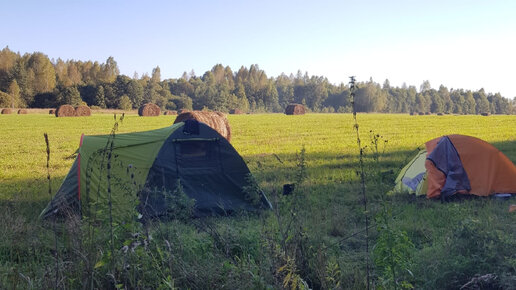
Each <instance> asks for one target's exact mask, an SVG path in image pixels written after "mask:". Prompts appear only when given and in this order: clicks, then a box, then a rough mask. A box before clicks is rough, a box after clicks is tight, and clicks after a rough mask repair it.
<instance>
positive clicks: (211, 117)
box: [174, 111, 231, 141]
mask: <svg viewBox="0 0 516 290" xmlns="http://www.w3.org/2000/svg"><path fill="white" fill-rule="evenodd" d="M185 120H197V121H199V122H202V123H204V124H206V125H208V126H210V127H211V128H213V129H214V130H215V131H217V132H218V133H219V134H220V135H222V136H223V137H224V138H226V140H228V141H231V128H230V126H229V122H228V119H227V118H226V115H224V114H223V113H221V112H207V111H189V112H185V113H181V114H179V115H178V116H177V118H176V120H175V121H174V124H176V123H179V122H183V121H185Z"/></svg>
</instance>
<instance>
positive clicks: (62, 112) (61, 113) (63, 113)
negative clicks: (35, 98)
mask: <svg viewBox="0 0 516 290" xmlns="http://www.w3.org/2000/svg"><path fill="white" fill-rule="evenodd" d="M73 116H75V109H74V107H73V106H71V105H61V106H59V108H57V110H56V117H73Z"/></svg>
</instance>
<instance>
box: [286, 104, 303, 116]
mask: <svg viewBox="0 0 516 290" xmlns="http://www.w3.org/2000/svg"><path fill="white" fill-rule="evenodd" d="M305 113H306V109H305V106H303V105H301V104H290V105H288V106H287V108H286V109H285V114H286V115H304V114H305Z"/></svg>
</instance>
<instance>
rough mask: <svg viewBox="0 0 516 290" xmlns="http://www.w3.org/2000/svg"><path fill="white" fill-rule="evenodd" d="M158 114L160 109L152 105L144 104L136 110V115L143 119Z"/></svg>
mask: <svg viewBox="0 0 516 290" xmlns="http://www.w3.org/2000/svg"><path fill="white" fill-rule="evenodd" d="M160 114H161V109H160V108H159V107H158V106H157V105H155V104H152V103H147V104H144V105H142V106H141V107H140V108H139V109H138V115H139V116H143V117H151V116H159V115H160Z"/></svg>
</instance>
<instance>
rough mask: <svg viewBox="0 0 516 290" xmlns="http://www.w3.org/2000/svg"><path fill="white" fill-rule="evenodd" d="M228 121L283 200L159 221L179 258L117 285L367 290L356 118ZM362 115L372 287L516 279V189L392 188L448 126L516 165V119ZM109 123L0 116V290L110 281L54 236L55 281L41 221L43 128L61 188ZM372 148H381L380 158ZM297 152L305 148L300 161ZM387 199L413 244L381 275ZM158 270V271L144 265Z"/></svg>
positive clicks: (147, 123) (143, 126)
mask: <svg viewBox="0 0 516 290" xmlns="http://www.w3.org/2000/svg"><path fill="white" fill-rule="evenodd" d="M174 119H175V116H167V115H162V116H158V117H154V118H142V117H139V116H137V115H135V114H134V113H133V114H130V115H126V116H125V119H124V120H123V122H122V123H121V124H120V126H119V131H118V132H119V133H123V132H134V131H145V130H151V129H156V128H161V127H164V126H168V125H171V124H172V123H173V122H174ZM228 119H229V123H230V125H231V129H232V142H231V143H232V144H233V146H234V147H235V148H236V150H237V151H238V152H239V153H240V154H241V155H242V157H243V158H244V160H245V161H246V162H247V163H248V166H249V168H250V170H251V172H252V173H253V174H254V175H255V177H256V179H257V181H258V183H259V184H260V185H261V187H262V188H263V190H264V191H265V193H266V195H268V196H269V198H270V199H271V201H272V203H273V204H274V205H276V208H279V209H278V210H276V211H269V212H266V213H264V214H262V215H259V216H253V215H249V216H248V215H242V216H234V217H220V218H212V219H208V220H209V226H206V224H204V226H199V224H202V223H204V221H195V222H194V224H196V225H193V224H189V223H188V222H185V223H181V222H177V221H172V222H168V223H165V224H164V225H162V226H161V227H165V228H166V230H164V231H165V232H166V233H167V234H169V235H168V236H167V235H165V234H163V235H165V236H167V237H168V238H167V239H168V240H167V242H168V241H170V242H171V243H172V240H173V241H175V244H174V243H172V244H173V245H172V247H170V245H169V246H167V248H166V249H168V251H169V252H170V253H169V254H170V256H166V255H165V257H163V255H164V254H162V253H161V252H160V255H161V257H162V258H161V260H163V259H166V258H167V257H169V258H170V257H173V259H172V258H170V261H169V263H168V264H167V263H163V264H164V265H161V264H160V265H161V266H157V265H156V264H155V263H153V261H154V260H152V259H151V260H150V261H148V263H147V264H145V263H146V262H145V261H146V260H145V259H140V261H142V262H140V263H142V264H141V265H140V266H139V267H140V270H141V271H142V274H138V275H140V276H138V280H139V281H142V282H139V283H148V284H130V282H131V281H132V280H131V279H130V278H131V277H132V278H134V277H133V276H130V275H129V276H130V277H129V278H127V277H128V275H126V276H124V275H121V274H120V275H118V276H117V275H115V276H116V277H118V278H119V280H118V281H125V282H123V283H122V284H124V283H126V284H124V285H129V286H130V287H129V288H131V287H135V288H138V287H141V288H146V287H147V288H157V287H159V286H160V285H162V284H160V283H162V282H163V283H164V284H167V283H168V284H167V285H169V284H170V283H172V282H173V283H172V285H175V286H176V287H179V288H194V289H195V288H197V289H207V288H227V289H235V288H245V287H253V288H279V287H290V286H292V285H294V284H295V283H306V285H309V286H310V287H312V288H316V289H317V288H332V287H337V288H339V287H340V288H350V289H351V288H354V289H356V288H365V285H366V281H367V279H366V276H367V275H366V260H365V256H366V253H365V242H364V241H365V235H364V211H363V206H362V199H361V197H360V195H359V192H360V183H359V175H358V174H357V171H358V169H359V166H358V148H357V138H356V133H355V131H354V130H353V118H352V115H351V114H307V115H300V116H286V115H283V114H251V115H228ZM358 122H359V129H360V136H361V142H362V145H363V146H367V148H365V149H364V152H365V153H366V167H365V170H366V189H367V194H368V200H369V208H368V212H367V214H368V216H369V217H370V220H371V224H372V226H371V229H370V237H369V238H370V243H369V248H370V249H369V250H370V257H371V259H370V261H369V263H370V264H371V270H370V273H371V275H370V276H371V281H372V283H374V285H377V286H378V285H381V284H382V283H383V284H385V285H387V286H386V287H387V288H389V287H390V286H392V285H394V284H393V283H397V282H399V283H401V282H407V283H411V284H412V285H414V287H415V288H423V289H424V288H426V289H437V288H440V289H444V288H450V289H457V288H460V286H462V285H464V284H465V283H467V282H468V281H471V279H473V278H474V277H475V275H485V274H491V273H492V274H495V275H496V276H497V277H498V278H497V280H496V283H498V284H496V286H497V287H502V288H505V289H511V287H513V286H511V285H516V251H514V249H515V248H516V214H515V213H509V212H508V207H509V205H510V204H511V203H516V201H515V199H514V198H513V199H512V201H511V200H510V201H499V200H494V199H474V200H462V201H457V202H450V203H445V204H442V203H440V202H439V201H430V200H425V199H414V198H411V197H387V196H386V192H387V191H389V190H390V188H391V187H392V182H393V180H394V178H395V176H396V174H397V171H398V170H399V169H401V167H402V166H403V165H404V164H405V162H407V161H408V160H409V159H410V158H411V157H412V155H413V154H414V153H415V150H416V148H417V147H418V146H421V145H423V144H424V142H425V141H427V140H429V139H432V138H435V137H439V136H442V135H446V134H465V135H471V136H475V137H478V138H481V139H484V140H486V141H487V142H490V143H491V144H493V145H494V146H496V147H497V148H499V149H500V150H501V151H502V152H503V153H505V154H506V155H507V156H508V157H509V159H511V160H512V161H513V162H515V161H516V126H515V124H516V116H495V115H493V116H489V117H483V116H454V115H445V116H432V115H430V116H409V115H394V114H359V115H358ZM113 123H114V119H113V115H109V114H95V113H94V114H93V115H92V116H91V117H77V118H55V117H54V116H52V115H46V114H32V115H31V114H29V115H17V114H11V115H1V116H0V136H1V138H0V218H1V219H2V220H3V222H2V223H0V236H1V237H2V238H0V288H2V287H5V288H12V286H13V285H18V286H21V287H22V288H27V287H29V285H32V286H33V287H35V288H47V287H54V286H55V284H54V283H59V285H58V286H60V288H61V287H67V288H76V287H78V286H80V285H84V283H86V282H85V281H88V283H94V285H95V286H96V287H106V285H110V284H109V283H111V282H105V281H104V282H102V281H103V280H102V279H106V278H105V277H106V275H105V273H103V272H102V271H101V269H102V267H100V266H99V267H100V268H95V271H96V272H95V271H94V272H95V273H97V274H98V278H95V279H94V278H91V279H90V278H89V277H86V278H83V279H82V280H81V279H80V278H78V277H76V276H77V275H79V276H80V274H79V273H81V271H83V270H84V269H83V268H84V267H86V268H87V265H82V264H81V263H75V264H74V263H73V261H74V256H73V254H70V253H68V252H67V251H65V249H67V245H68V244H67V242H60V244H59V245H60V247H62V248H63V250H62V251H63V252H67V253H68V256H67V255H61V258H60V259H61V260H60V261H61V262H60V263H62V264H61V265H60V266H61V267H60V269H61V270H60V271H62V273H61V274H59V275H58V276H59V277H60V280H59V281H58V282H55V281H54V278H53V277H54V276H55V273H54V272H53V270H52V267H53V266H52V265H54V264H55V259H54V258H55V256H54V254H53V253H54V252H53V250H52V249H53V242H52V239H51V236H52V234H51V233H52V231H51V229H50V228H48V227H45V226H43V225H41V223H40V222H39V221H38V219H37V217H38V215H39V213H40V212H41V210H42V209H43V208H44V207H45V205H46V203H47V202H48V201H49V199H50V196H49V194H48V183H47V181H46V174H47V169H46V153H45V150H46V149H45V141H44V138H43V133H48V135H49V141H50V150H51V155H50V174H51V184H52V189H53V191H54V192H55V190H57V188H58V187H59V185H60V183H61V181H62V180H63V178H64V176H65V175H66V173H67V172H68V169H69V168H70V166H71V164H72V162H73V158H74V152H75V150H76V149H77V147H78V144H79V140H80V136H81V134H86V135H92V134H109V132H110V131H111V128H112V126H113ZM377 134H378V135H380V136H381V137H380V139H379V142H378V143H377V144H378V145H377V146H374V145H373V144H371V140H372V139H371V137H372V136H373V135H377ZM303 148H304V149H303ZM375 150H377V151H378V152H379V155H378V156H379V157H378V159H377V161H375V160H374V158H373V157H374V156H375V155H374V152H375ZM301 151H304V157H301V159H302V161H301V162H300V158H299V156H300V155H303V154H300V153H301ZM300 176H302V177H300ZM296 180H298V181H301V184H298V185H297V187H296V191H295V192H294V194H293V195H292V196H282V195H281V190H282V185H283V184H286V183H293V182H295V181H296ZM296 199H298V200H297V201H296ZM386 207H387V208H388V209H389V212H390V215H389V219H388V220H389V223H388V224H389V227H390V228H392V229H396V230H397V231H398V232H404V233H406V235H407V236H408V238H409V239H410V241H411V243H412V244H413V247H412V248H411V250H410V253H409V254H407V255H406V256H403V257H404V258H400V259H402V260H403V261H401V262H400V263H399V264H400V265H403V269H400V273H398V275H397V278H396V277H394V278H393V277H391V275H390V274H389V273H386V271H385V265H382V263H381V262H380V261H379V260H378V257H373V254H371V253H372V251H373V250H372V249H373V247H374V246H375V243H376V242H377V238H378V236H379V233H378V231H377V227H376V225H375V216H378V213H380V212H381V211H382V210H383V209H385V208H386ZM292 223H294V224H295V226H292ZM200 229H204V230H200ZM160 233H162V232H161V231H160ZM170 233H173V235H172V234H170ZM62 235H63V237H64V236H65V234H62ZM160 235H161V234H160ZM160 235H158V234H156V236H160ZM63 239H64V240H66V241H68V240H67V239H66V238H63ZM156 240H158V239H157V238H156ZM68 243H70V242H69V241H68ZM155 243H158V242H157V241H156V242H155ZM174 245H176V246H177V245H180V246H177V247H176V246H174ZM391 250H392V251H391V252H393V253H396V250H395V249H391ZM289 253H290V254H289ZM141 255H143V254H141ZM384 255H385V252H384ZM151 256H152V257H154V256H153V255H151ZM380 258H381V257H380ZM384 258H385V257H384ZM77 259H79V258H77ZM98 259H101V258H100V257H99V258H98ZM149 259H150V258H149ZM375 259H376V260H375ZM79 260H80V259H79ZM292 261H294V262H292ZM405 262H406V263H405ZM80 265H82V266H80ZM288 265H289V266H288ZM284 266H285V267H284ZM80 267H83V268H80ZM156 267H158V268H159V269H160V271H157V272H156V271H155V272H156V273H155V272H153V271H145V269H155V268H156ZM142 269H143V270H142ZM66 271H68V272H66ZM167 271H168V272H167ZM151 272H152V273H151ZM67 273H68V274H67ZM74 273H75V276H74ZM407 273H410V274H407ZM289 274H290V275H289ZM132 275H136V274H134V273H133V274H132ZM156 275H157V276H156ZM160 275H161V276H160ZM91 277H94V274H91ZM88 279H90V280H88ZM124 279H125V280H124ZM135 279H136V278H135ZM289 279H290V280H289ZM296 279H297V280H296ZM108 280H109V279H108ZM92 281H93V282H92ZM128 281H129V282H128ZM95 283H97V284H95ZM106 283H107V284H106ZM127 283H129V284H127ZM135 283H136V282H135ZM153 283H158V284H153ZM117 285H118V284H117ZM400 285H401V284H400ZM493 285H494V284H493Z"/></svg>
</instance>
